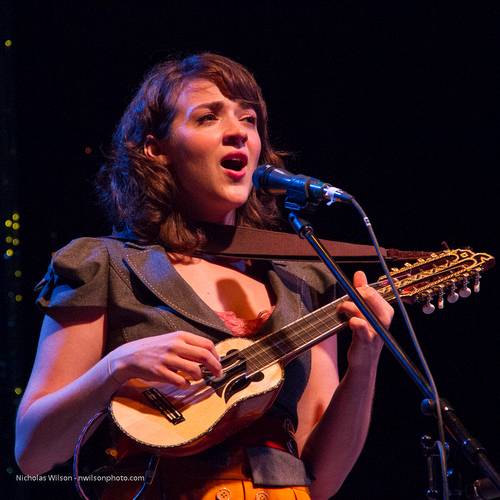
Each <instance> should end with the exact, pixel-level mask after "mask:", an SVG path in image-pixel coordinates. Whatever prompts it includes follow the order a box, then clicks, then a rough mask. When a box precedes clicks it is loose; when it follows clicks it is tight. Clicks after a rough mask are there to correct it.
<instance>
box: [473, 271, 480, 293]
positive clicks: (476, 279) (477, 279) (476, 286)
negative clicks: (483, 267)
mask: <svg viewBox="0 0 500 500" xmlns="http://www.w3.org/2000/svg"><path fill="white" fill-rule="evenodd" d="M473 290H474V293H479V291H480V290H481V273H480V272H479V271H477V272H476V275H475V276H474V287H473Z"/></svg>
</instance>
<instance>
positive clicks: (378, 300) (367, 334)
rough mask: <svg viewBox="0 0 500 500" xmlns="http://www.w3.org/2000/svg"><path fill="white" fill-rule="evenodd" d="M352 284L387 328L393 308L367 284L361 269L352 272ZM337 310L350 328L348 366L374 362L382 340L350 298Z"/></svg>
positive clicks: (392, 314)
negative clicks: (346, 317)
mask: <svg viewBox="0 0 500 500" xmlns="http://www.w3.org/2000/svg"><path fill="white" fill-rule="evenodd" d="M353 284H354V286H355V287H356V289H357V290H358V292H359V293H360V295H361V296H362V297H363V299H364V300H365V301H366V303H367V304H368V306H369V307H370V308H371V309H372V311H373V312H374V313H375V315H376V316H377V318H378V319H379V321H380V322H381V323H382V324H383V325H384V326H385V327H386V328H388V327H389V325H390V324H391V321H392V317H393V316H394V309H393V308H392V307H391V306H390V304H389V303H388V302H387V301H386V300H385V299H383V298H382V296H381V295H380V294H379V293H378V292H377V291H376V290H374V289H373V288H372V287H370V286H368V281H367V279H366V275H365V273H363V272H362V271H357V272H356V273H355V274H354V280H353ZM338 311H339V312H341V313H344V314H346V315H347V316H348V317H349V327H350V328H351V330H352V342H351V347H350V348H349V353H348V355H347V357H348V361H349V366H350V367H355V366H365V367H366V366H367V364H368V365H369V364H371V363H374V362H375V363H376V362H377V361H378V358H379V356H380V352H381V350H382V347H383V345H384V342H383V340H382V339H381V338H380V337H379V335H378V334H377V333H376V332H375V330H374V329H373V328H372V327H371V325H370V324H369V323H368V321H367V320H366V319H365V317H364V316H363V315H362V314H361V312H360V311H359V309H358V308H357V307H356V306H355V305H354V303H353V302H351V301H350V300H348V301H346V302H344V303H343V304H341V305H340V306H339V309H338Z"/></svg>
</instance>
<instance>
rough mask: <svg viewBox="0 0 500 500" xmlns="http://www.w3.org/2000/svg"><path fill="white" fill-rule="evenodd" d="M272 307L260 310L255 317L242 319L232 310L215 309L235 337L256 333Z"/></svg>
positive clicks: (269, 314)
mask: <svg viewBox="0 0 500 500" xmlns="http://www.w3.org/2000/svg"><path fill="white" fill-rule="evenodd" d="M273 310H274V307H272V308H271V309H267V310H265V311H261V312H260V313H259V314H258V315H257V317H256V318H255V319H244V318H240V317H239V316H236V314H235V313H234V312H233V311H215V312H216V313H217V316H219V318H220V319H221V320H222V321H224V323H225V325H226V326H227V328H228V329H229V330H230V331H231V333H232V334H233V336H235V337H249V336H250V335H253V334H254V333H256V332H257V331H258V330H259V329H260V327H261V326H262V325H263V324H264V323H265V322H266V321H267V320H268V319H269V316H271V314H272V312H273Z"/></svg>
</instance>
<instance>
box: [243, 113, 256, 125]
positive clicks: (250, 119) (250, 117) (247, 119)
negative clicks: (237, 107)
mask: <svg viewBox="0 0 500 500" xmlns="http://www.w3.org/2000/svg"><path fill="white" fill-rule="evenodd" d="M241 119H242V120H243V121H245V122H248V123H251V124H252V125H255V124H256V123H257V117H256V116H255V115H247V116H243V117H242V118H241Z"/></svg>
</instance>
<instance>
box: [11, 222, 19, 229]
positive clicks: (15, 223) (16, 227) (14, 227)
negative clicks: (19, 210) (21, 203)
mask: <svg viewBox="0 0 500 500" xmlns="http://www.w3.org/2000/svg"><path fill="white" fill-rule="evenodd" d="M20 227H21V224H19V222H14V224H12V229H14V231H17V230H18V229H19V228H20Z"/></svg>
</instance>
